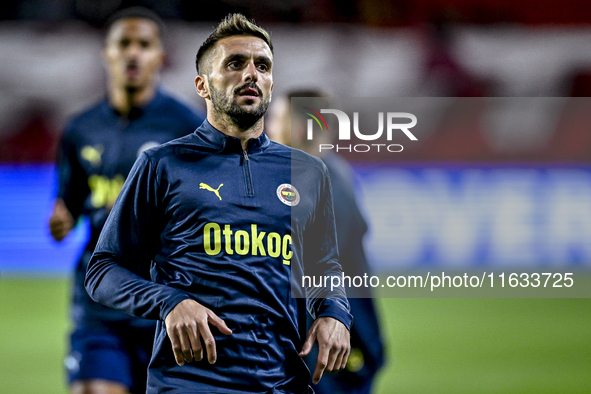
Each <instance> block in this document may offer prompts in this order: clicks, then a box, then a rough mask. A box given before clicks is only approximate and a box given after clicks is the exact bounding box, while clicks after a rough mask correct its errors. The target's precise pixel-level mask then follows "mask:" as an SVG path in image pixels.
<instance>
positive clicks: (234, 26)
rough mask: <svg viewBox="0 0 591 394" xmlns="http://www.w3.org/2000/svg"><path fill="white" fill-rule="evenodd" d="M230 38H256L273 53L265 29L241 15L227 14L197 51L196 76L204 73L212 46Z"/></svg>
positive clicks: (269, 38)
mask: <svg viewBox="0 0 591 394" xmlns="http://www.w3.org/2000/svg"><path fill="white" fill-rule="evenodd" d="M232 36H254V37H258V38H260V39H262V40H263V41H265V43H266V44H267V45H268V46H269V49H271V53H273V44H272V43H271V37H270V35H269V33H268V32H267V31H266V30H265V29H263V28H262V27H260V26H258V25H256V24H255V23H254V22H253V21H250V20H248V19H247V18H246V17H245V16H244V15H242V14H229V15H227V16H226V17H225V18H224V20H222V21H221V22H220V24H219V25H218V26H217V27H216V29H215V30H214V31H213V32H212V33H211V34H210V35H209V37H207V39H206V40H205V41H204V42H203V44H202V45H201V47H200V48H199V51H197V56H196V57H195V68H196V69H197V74H199V70H201V71H202V72H206V71H205V70H206V69H207V66H206V60H207V57H208V55H209V53H210V52H211V48H213V46H214V45H215V44H216V43H217V42H218V41H220V40H222V39H224V38H228V37H232Z"/></svg>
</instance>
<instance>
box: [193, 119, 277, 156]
mask: <svg viewBox="0 0 591 394" xmlns="http://www.w3.org/2000/svg"><path fill="white" fill-rule="evenodd" d="M194 134H195V135H196V136H197V138H198V139H199V141H200V142H201V144H200V145H202V146H204V147H206V148H208V149H209V150H211V151H212V152H223V151H228V152H235V153H241V154H242V144H241V143H240V138H236V137H231V136H229V135H226V134H224V133H222V132H221V131H219V130H218V129H216V128H215V127H213V126H212V125H211V123H209V121H208V120H205V121H204V122H203V123H202V124H201V126H199V127H198V128H197V130H195V133H194ZM270 144H271V141H270V140H269V137H267V135H266V134H265V132H264V131H263V133H262V134H261V135H260V136H259V137H258V138H251V139H249V140H248V148H247V151H248V154H249V155H252V154H256V153H258V152H262V151H264V150H265V149H267V147H268V146H269V145H270Z"/></svg>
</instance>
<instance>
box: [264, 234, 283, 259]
mask: <svg viewBox="0 0 591 394" xmlns="http://www.w3.org/2000/svg"><path fill="white" fill-rule="evenodd" d="M267 250H268V251H269V256H271V257H279V255H280V254H281V236H280V235H279V234H277V233H269V236H268V237H267Z"/></svg>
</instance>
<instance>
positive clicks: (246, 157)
mask: <svg viewBox="0 0 591 394" xmlns="http://www.w3.org/2000/svg"><path fill="white" fill-rule="evenodd" d="M242 156H244V160H246V161H248V153H246V149H242Z"/></svg>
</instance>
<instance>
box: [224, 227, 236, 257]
mask: <svg viewBox="0 0 591 394" xmlns="http://www.w3.org/2000/svg"><path fill="white" fill-rule="evenodd" d="M224 239H225V244H226V253H227V254H234V251H233V250H232V230H230V225H229V224H226V226H225V227H224Z"/></svg>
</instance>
